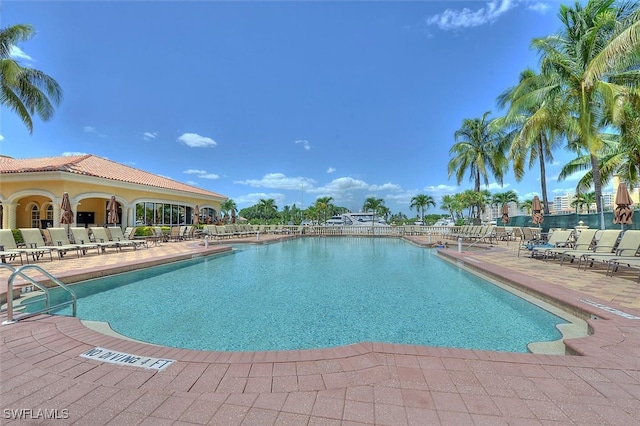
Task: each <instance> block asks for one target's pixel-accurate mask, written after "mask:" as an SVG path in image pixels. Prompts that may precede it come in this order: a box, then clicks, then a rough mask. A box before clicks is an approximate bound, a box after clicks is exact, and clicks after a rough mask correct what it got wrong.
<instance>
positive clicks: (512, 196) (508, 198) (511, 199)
mask: <svg viewBox="0 0 640 426" xmlns="http://www.w3.org/2000/svg"><path fill="white" fill-rule="evenodd" d="M508 203H516V204H517V203H518V194H516V193H515V191H511V190H509V191H506V192H497V193H495V194H493V195H492V196H491V205H493V206H501V205H503V204H508Z"/></svg>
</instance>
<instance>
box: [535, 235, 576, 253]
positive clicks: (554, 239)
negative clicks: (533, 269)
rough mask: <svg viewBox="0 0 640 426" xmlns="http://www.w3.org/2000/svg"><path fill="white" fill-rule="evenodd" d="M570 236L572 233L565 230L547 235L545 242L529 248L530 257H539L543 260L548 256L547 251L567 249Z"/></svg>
mask: <svg viewBox="0 0 640 426" xmlns="http://www.w3.org/2000/svg"><path fill="white" fill-rule="evenodd" d="M572 234H573V231H567V230H561V231H553V232H552V233H551V235H549V239H548V240H547V241H545V242H543V243H539V244H535V245H532V246H531V257H537V256H538V255H539V256H540V257H542V258H545V257H547V256H548V251H549V250H553V249H556V248H558V247H567V245H568V244H569V239H570V238H571V235H572Z"/></svg>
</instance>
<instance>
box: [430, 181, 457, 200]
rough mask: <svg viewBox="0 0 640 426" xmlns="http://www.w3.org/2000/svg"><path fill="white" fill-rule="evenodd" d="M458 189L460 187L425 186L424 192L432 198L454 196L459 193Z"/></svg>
mask: <svg viewBox="0 0 640 426" xmlns="http://www.w3.org/2000/svg"><path fill="white" fill-rule="evenodd" d="M458 189H459V187H457V186H453V185H444V184H440V185H430V186H425V187H424V191H425V192H426V193H427V195H431V196H432V197H434V196H436V195H447V194H453V193H455V192H456V191H458Z"/></svg>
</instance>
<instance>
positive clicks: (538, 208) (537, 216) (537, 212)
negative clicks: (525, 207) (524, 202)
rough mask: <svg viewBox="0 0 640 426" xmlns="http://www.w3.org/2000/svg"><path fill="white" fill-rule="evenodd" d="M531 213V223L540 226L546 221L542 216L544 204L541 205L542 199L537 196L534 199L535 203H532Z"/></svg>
mask: <svg viewBox="0 0 640 426" xmlns="http://www.w3.org/2000/svg"><path fill="white" fill-rule="evenodd" d="M531 211H532V212H533V215H532V217H531V221H532V222H533V223H535V224H537V225H540V224H541V223H542V222H543V221H544V216H542V204H541V203H540V198H538V196H537V195H536V196H534V197H533V202H532V203H531Z"/></svg>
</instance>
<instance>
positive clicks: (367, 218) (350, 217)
mask: <svg viewBox="0 0 640 426" xmlns="http://www.w3.org/2000/svg"><path fill="white" fill-rule="evenodd" d="M372 224H373V226H390V225H389V224H387V222H385V220H384V219H383V218H380V217H378V215H376V214H373V213H363V212H359V213H343V214H341V215H336V216H332V217H331V219H329V220H327V221H326V222H325V225H326V226H371V225H372Z"/></svg>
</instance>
